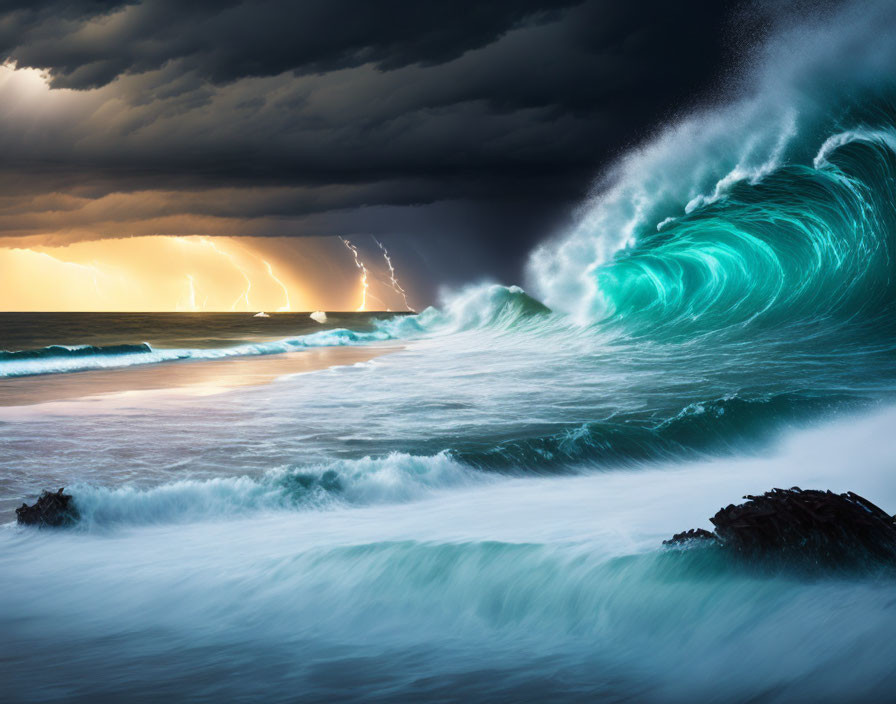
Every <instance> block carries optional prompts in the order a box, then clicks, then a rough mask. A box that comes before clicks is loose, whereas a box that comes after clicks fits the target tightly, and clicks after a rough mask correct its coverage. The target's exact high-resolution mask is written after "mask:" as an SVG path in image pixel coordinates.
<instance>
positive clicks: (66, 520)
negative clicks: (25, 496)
mask: <svg viewBox="0 0 896 704" xmlns="http://www.w3.org/2000/svg"><path fill="white" fill-rule="evenodd" d="M63 491H64V489H60V490H59V491H57V492H52V491H43V492H41V495H40V497H38V499H37V501H36V502H35V503H34V505H33V506H29V505H28V504H22V506H21V508H17V509H16V520H17V521H18V522H19V524H21V525H25V526H39V527H44V526H47V527H52V528H60V527H62V526H68V525H72V524H73V523H76V522H77V520H78V518H79V515H78V509H76V508H75V505H74V504H73V503H72V496H71V494H64V493H63Z"/></svg>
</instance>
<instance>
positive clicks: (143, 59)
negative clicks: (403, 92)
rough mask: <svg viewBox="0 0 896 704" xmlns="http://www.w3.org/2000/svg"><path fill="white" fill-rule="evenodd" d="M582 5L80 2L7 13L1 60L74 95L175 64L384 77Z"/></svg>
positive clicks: (350, 0)
mask: <svg viewBox="0 0 896 704" xmlns="http://www.w3.org/2000/svg"><path fill="white" fill-rule="evenodd" d="M578 2H581V0H569V2H554V3H548V4H546V3H544V2H542V1H540V0H503V1H492V2H487V3H483V2H412V3H409V2H406V1H400V0H378V2H369V1H360V2H359V1H357V0H303V1H302V2H284V1H283V0H263V1H261V2H259V1H257V0H256V1H253V2H236V1H230V2H228V1H226V0H212V1H210V2H201V1H196V0H192V1H191V2H183V0H156V1H154V2H143V3H138V2H77V1H76V2H58V3H54V2H43V3H36V4H34V3H27V4H22V5H21V7H20V9H18V10H17V11H16V9H15V7H16V4H15V3H10V4H9V5H10V10H9V12H10V14H9V18H10V19H9V21H8V22H7V23H5V31H3V33H2V34H0V37H2V42H3V43H2V45H0V52H3V53H5V54H6V55H7V56H12V57H15V59H16V60H17V61H18V62H19V64H20V65H22V66H30V67H35V68H45V69H47V70H49V71H50V75H51V76H52V80H53V84H54V85H55V86H58V87H70V88H93V87H98V86H101V85H104V84H106V83H108V82H109V81H111V80H113V79H114V78H115V77H116V76H118V75H119V74H121V73H126V72H127V73H133V72H143V71H149V70H153V69H158V68H160V67H162V66H164V65H165V64H166V63H167V62H169V61H172V60H176V59H190V61H191V63H192V69H193V70H194V71H196V73H198V74H199V75H201V76H202V77H203V78H207V79H209V80H211V81H213V82H216V83H220V82H226V81H232V80H235V79H238V78H245V77H247V76H273V75H276V74H279V73H283V72H284V71H296V72H319V71H330V70H335V69H340V68H348V67H352V66H359V65H361V64H365V63H373V64H374V65H376V66H378V67H379V68H381V69H383V70H389V69H394V68H400V67H402V66H407V65H409V64H415V63H420V64H424V65H433V64H439V63H443V62H445V61H450V60H451V59H454V58H456V57H458V56H460V55H461V54H463V53H464V52H465V51H468V50H470V49H475V48H477V47H480V46H484V45H486V44H489V43H491V42H492V41H494V40H495V39H496V38H497V37H499V36H501V35H502V34H504V33H505V32H507V31H508V30H510V29H512V28H513V27H516V26H519V25H521V24H523V23H528V24H535V23H544V22H547V21H550V20H551V19H552V18H555V17H556V16H557V15H558V11H559V10H560V9H562V8H563V7H564V6H569V5H574V4H577V3H578ZM546 5H547V6H546Z"/></svg>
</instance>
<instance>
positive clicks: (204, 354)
mask: <svg viewBox="0 0 896 704" xmlns="http://www.w3.org/2000/svg"><path fill="white" fill-rule="evenodd" d="M391 337H392V336H391V335H390V334H389V333H388V332H386V331H385V330H375V331H372V332H355V331H352V330H346V329H336V330H325V331H321V332H317V333H312V334H310V335H303V336H301V337H291V338H285V339H282V340H275V341H273V342H260V343H247V344H243V345H235V346H233V347H223V348H213V349H163V348H158V349H155V348H153V347H151V346H150V345H149V344H147V343H145V342H143V343H140V344H123V345H110V346H108V347H95V346H91V345H81V346H71V347H68V346H63V345H51V346H49V347H42V348H40V349H34V350H21V351H17V352H7V351H3V352H0V379H2V378H11V377H20V376H35V375H41V374H65V373H68V372H82V371H90V370H96V369H115V368H120V367H131V366H135V365H141V364H158V363H161V362H174V361H178V360H213V359H225V358H228V357H251V356H259V355H271V354H282V353H284V352H296V351H299V350H302V349H307V348H314V347H343V346H349V345H362V344H366V343H370V342H379V341H385V340H389V339H391Z"/></svg>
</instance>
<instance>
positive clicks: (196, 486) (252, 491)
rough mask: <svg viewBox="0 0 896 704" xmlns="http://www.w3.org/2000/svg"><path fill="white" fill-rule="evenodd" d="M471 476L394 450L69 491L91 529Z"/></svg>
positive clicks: (371, 499)
mask: <svg viewBox="0 0 896 704" xmlns="http://www.w3.org/2000/svg"><path fill="white" fill-rule="evenodd" d="M474 480H475V478H474V474H473V473H472V472H471V471H470V470H469V469H468V468H466V467H464V466H463V465H462V464H461V463H460V462H458V461H457V460H455V459H454V458H452V457H451V456H450V455H448V454H447V453H439V454H437V455H435V456H432V457H418V456H413V455H408V454H404V453H397V452H396V453H392V454H390V455H388V456H386V457H382V458H370V457H365V458H363V459H358V460H344V461H337V462H332V463H328V464H326V465H319V466H307V467H302V468H295V467H293V468H282V469H276V470H271V471H269V472H267V473H265V474H264V475H262V476H260V477H257V478H250V477H248V476H239V477H218V478H214V479H207V480H194V479H185V480H182V481H176V482H171V483H168V484H163V485H160V486H157V487H154V488H148V489H139V488H135V487H132V486H126V487H119V488H107V487H100V486H93V485H90V484H76V485H73V486H71V487H69V488H68V490H69V491H70V492H71V493H72V495H73V496H74V501H75V505H76V507H77V509H78V512H79V514H80V515H81V522H80V525H81V527H82V528H87V529H90V528H108V527H111V526H132V525H147V524H154V523H189V522H195V521H197V520H214V519H225V518H231V517H235V516H240V515H247V514H254V513H259V512H265V511H282V510H295V509H303V508H304V509H311V508H324V507H327V506H329V505H334V504H356V505H367V504H377V503H395V502H404V501H410V500H413V499H418V498H421V497H422V496H424V495H426V493H427V492H429V491H432V490H434V489H438V488H441V487H448V486H458V485H461V484H464V483H468V482H472V481H474ZM480 481H481V478H480Z"/></svg>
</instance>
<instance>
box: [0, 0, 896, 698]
mask: <svg viewBox="0 0 896 704" xmlns="http://www.w3.org/2000/svg"><path fill="white" fill-rule="evenodd" d="M894 12H896V10H894V8H893V7H892V3H868V4H866V5H864V6H863V7H862V8H861V12H858V11H852V10H849V9H847V10H843V11H841V14H840V15H838V16H836V17H834V18H833V19H830V18H829V19H828V20H827V21H825V22H824V23H823V24H820V25H819V26H816V27H802V28H800V29H792V30H788V31H781V32H779V33H778V34H777V35H776V36H774V37H772V38H771V39H769V41H768V43H767V45H766V47H765V48H764V49H763V50H762V52H760V53H759V54H758V55H757V56H756V57H755V60H754V61H753V62H752V63H751V64H750V65H749V67H748V69H747V71H746V74H745V76H744V77H743V79H742V81H743V86H742V90H741V92H742V96H743V97H741V98H739V99H736V100H734V99H731V100H728V101H725V102H724V103H721V104H719V105H715V106H712V107H709V108H705V109H704V110H703V111H701V112H699V113H697V114H692V115H689V116H685V117H683V118H681V119H680V120H679V121H677V122H675V123H674V124H672V125H670V126H669V127H668V128H667V129H666V130H664V131H663V132H661V133H660V134H658V135H656V136H655V137H653V138H652V139H651V140H650V141H649V142H647V143H646V144H645V145H643V146H642V147H641V148H640V149H638V150H636V151H633V152H631V153H629V154H627V155H625V156H624V157H622V159H621V160H620V161H619V163H618V164H617V165H616V167H615V168H614V169H612V170H611V171H610V172H609V173H608V174H607V175H606V177H605V179H604V180H602V181H601V182H599V183H598V184H597V185H596V187H595V192H594V196H593V198H592V199H591V200H590V201H589V202H588V203H587V204H585V205H584V206H583V209H582V213H581V217H580V222H579V225H578V226H577V227H576V228H575V229H573V230H572V231H571V232H567V233H563V234H562V235H560V236H558V237H556V238H554V239H551V240H548V241H546V242H545V243H544V244H543V245H542V246H540V247H539V248H537V249H536V250H535V251H534V252H533V253H532V255H531V260H530V264H529V267H528V272H527V280H526V281H524V282H523V283H524V284H525V286H524V288H519V287H516V286H509V287H508V286H503V285H498V284H491V283H483V284H476V285H471V286H469V287H467V288H465V289H463V290H460V291H455V292H453V293H450V294H448V295H446V297H445V300H444V301H443V303H442V304H441V305H440V306H438V307H435V308H431V309H428V310H426V311H424V312H422V313H420V314H419V315H412V316H391V315H386V314H367V315H348V316H344V317H337V316H331V319H330V322H329V323H328V324H327V325H326V326H320V325H318V324H316V323H313V322H311V321H309V320H308V318H307V316H302V315H284V316H277V315H272V317H271V318H269V319H252V318H249V317H247V316H230V315H218V316H216V315H208V316H199V315H193V314H178V315H174V314H172V315H165V316H142V317H140V316H111V315H110V316H105V317H104V316H50V315H43V316H41V315H3V316H2V317H0V349H3V350H5V352H4V353H2V354H0V384H3V383H4V380H6V381H7V382H9V383H11V381H10V380H12V379H13V378H15V380H16V383H23V380H25V382H27V380H28V379H32V380H33V381H34V382H35V383H38V382H39V381H40V380H41V379H42V378H45V377H47V376H48V375H74V374H78V375H90V374H97V373H101V371H108V370H110V369H112V370H116V369H117V370H122V373H124V372H126V371H127V370H128V369H131V368H135V367H143V368H148V369H157V370H159V373H160V374H161V373H162V372H163V371H164V370H165V369H169V368H171V365H195V366H194V368H200V367H201V365H203V364H209V363H210V360H220V359H229V360H231V363H233V364H241V363H244V362H245V361H246V360H248V359H254V358H258V357H260V356H276V355H282V354H284V353H302V352H303V351H308V350H310V349H311V348H315V347H320V346H331V345H341V346H365V345H370V344H380V343H383V342H395V343H397V344H398V345H399V346H400V349H396V351H393V352H392V353H390V354H385V355H382V356H379V357H376V358H374V359H371V360H369V361H365V362H362V363H357V364H351V365H344V366H336V367H332V368H329V369H325V370H320V371H315V372H312V373H304V374H297V375H285V376H283V377H282V378H279V379H277V380H276V381H274V382H273V383H270V384H265V385H259V386H247V387H240V388H235V389H231V390H227V391H224V392H222V393H217V394H213V395H207V396H196V395H182V394H177V393H164V392H162V393H159V392H157V391H154V392H152V393H125V394H110V395H108V396H104V397H101V398H99V399H88V400H80V401H79V400H72V399H69V400H67V401H66V402H65V403H46V404H30V405H21V406H6V407H4V408H2V409H0V502H2V503H0V511H2V517H3V521H5V522H6V525H4V526H3V527H2V529H0V594H2V601H0V632H2V633H3V634H4V637H3V638H2V639H0V681H2V682H3V686H4V689H3V699H4V700H5V701H14V702H36V701H92V702H93V701H122V700H127V701H158V700H160V699H162V698H165V699H167V700H170V701H222V700H225V701H258V700H260V699H265V700H269V701H297V700H298V701H312V702H313V701H321V702H324V701H327V702H330V701H359V702H360V701H365V702H366V701H407V702H418V701H532V702H541V701H582V700H597V701H609V702H614V701H617V702H624V701H637V702H693V701H718V702H794V701H807V702H808V701H811V702H842V701H887V700H891V699H892V698H893V691H894V690H896V668H894V667H893V648H892V646H891V642H892V633H893V632H894V629H896V598H894V587H896V577H894V574H893V573H892V572H891V571H887V570H882V569H880V568H879V567H878V566H874V565H868V566H867V569H850V570H846V569H843V570H837V569H833V570H828V571H825V572H812V573H806V572H805V571H801V570H798V569H796V568H794V569H792V570H788V569H786V568H783V569H782V568H780V566H778V567H776V568H774V569H772V568H771V567H770V566H768V565H762V564H756V565H753V566H744V565H742V564H740V565H737V564H731V563H729V562H726V560H725V559H724V557H723V556H722V555H719V554H718V553H716V552H714V551H712V550H707V549H702V550H701V549H692V550H685V551H678V550H667V549H664V548H663V547H662V545H661V543H662V540H663V539H664V538H667V537H669V536H670V535H671V534H672V533H674V532H677V531H680V530H684V529H687V528H696V527H709V523H708V517H709V516H711V515H712V514H713V513H714V512H715V511H716V510H717V509H718V508H719V507H721V506H724V505H726V504H728V503H732V502H736V501H738V500H739V499H740V497H741V496H743V495H744V494H750V493H757V492H761V491H764V490H767V489H770V488H772V487H774V486H783V487H789V486H794V485H798V486H801V487H803V488H824V489H832V490H835V491H846V490H852V491H855V492H857V493H860V494H863V495H865V496H867V497H868V498H869V499H871V500H872V501H874V502H875V503H877V504H878V505H880V506H882V507H883V508H885V509H887V510H889V511H891V512H896V479H894V475H893V472H894V468H896V438H894V434H893V427H894V423H896V395H894V391H896V349H894V348H896V335H894V333H896V329H894V326H896V317H894V313H896V288H894V283H893V281H894V274H896V259H894V256H893V251H894V247H896V205H894V204H896V101H894V98H896V74H894V72H893V68H892V67H893V66H896V41H894V36H893V33H892V32H889V31H888V28H890V27H892V26H894V22H896V17H894ZM88 378H89V377H88ZM27 383H30V382H27ZM59 486H65V487H66V488H67V489H68V490H69V491H70V492H71V493H72V494H73V495H74V497H75V502H76V504H77V507H78V509H79V511H80V512H81V514H82V521H81V523H80V524H79V525H78V526H77V527H75V528H73V529H71V530H66V531H49V530H42V531H41V530H32V529H23V528H19V527H16V526H15V525H14V524H13V523H12V521H13V511H12V509H13V508H14V506H15V505H16V503H17V502H18V501H20V500H22V499H23V498H30V497H33V495H35V494H36V493H37V492H38V491H39V490H40V489H43V488H57V487H59Z"/></svg>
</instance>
